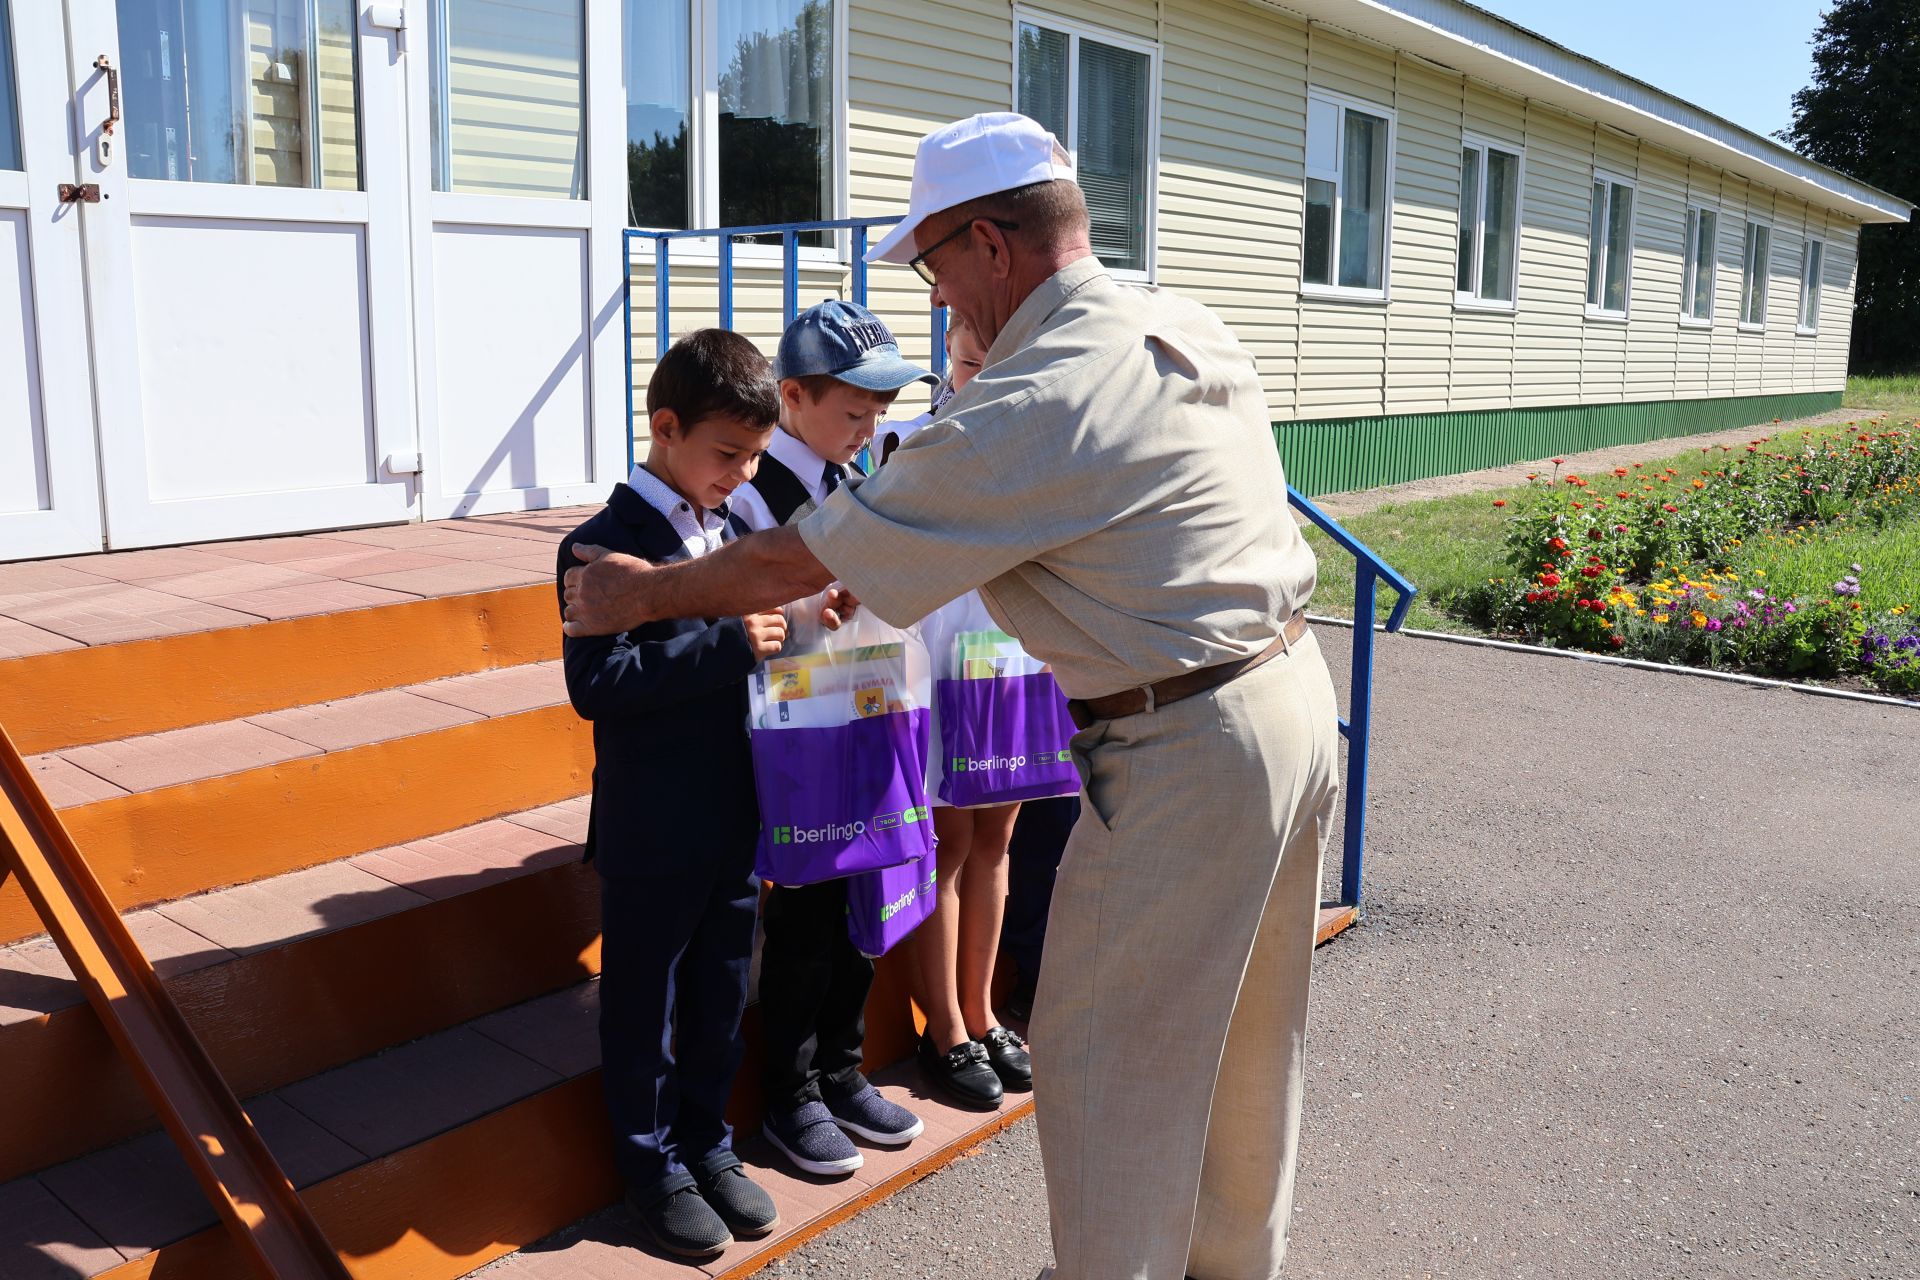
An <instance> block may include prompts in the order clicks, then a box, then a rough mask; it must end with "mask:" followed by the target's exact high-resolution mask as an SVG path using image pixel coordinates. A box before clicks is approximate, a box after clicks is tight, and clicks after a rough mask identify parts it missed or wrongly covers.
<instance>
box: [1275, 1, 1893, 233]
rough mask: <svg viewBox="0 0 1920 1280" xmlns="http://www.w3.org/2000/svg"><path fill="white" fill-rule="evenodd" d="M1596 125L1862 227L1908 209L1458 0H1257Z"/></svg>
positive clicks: (1887, 220)
mask: <svg viewBox="0 0 1920 1280" xmlns="http://www.w3.org/2000/svg"><path fill="white" fill-rule="evenodd" d="M1258 2H1259V3H1263V4H1267V5H1270V6H1272V7H1274V8H1280V9H1286V10H1289V11H1291V12H1293V13H1295V14H1297V15H1299V16H1301V17H1304V18H1307V19H1309V20H1311V21H1314V22H1319V23H1323V24H1325V25H1327V26H1329V27H1336V28H1339V29H1341V30H1344V31H1348V32H1351V33H1352V34H1354V35H1356V36H1359V37H1361V38H1362V39H1365V40H1369V41H1372V42H1374V43H1378V44H1382V45H1386V46H1388V47H1390V48H1395V49H1402V50H1405V51H1406V52H1408V53H1411V54H1414V55H1416V56H1418V57H1420V58H1424V59H1426V60H1427V61H1430V62H1435V63H1439V64H1441V65H1443V66H1448V67H1451V68H1453V69H1454V70H1456V71H1459V72H1461V73H1462V74H1465V75H1468V76H1472V77H1473V78H1475V79H1478V80H1484V81H1486V82H1488V83H1489V84H1493V85H1495V86H1498V87H1500V88H1503V89H1507V90H1509V91H1511V92H1515V93H1519V94H1522V95H1523V96H1525V97H1528V98H1531V99H1534V100H1537V101H1540V102H1543V103H1546V104H1548V105H1549V106H1554V107H1558V108H1560V109H1561V110H1564V111H1568V112H1572V113H1574V114H1576V115H1580V116H1584V117H1586V118H1587V119H1590V120H1597V121H1599V122H1600V123H1602V124H1606V125H1610V126H1612V127H1613V128H1616V129H1620V130H1623V131H1624V132H1627V133H1631V134H1634V135H1635V136H1637V137H1641V138H1644V139H1646V140H1647V141H1649V142H1652V143H1655V144H1657V145H1659V146H1663V147H1666V148H1668V149H1669V150H1672V151H1677V152H1679V153H1681V154H1682V155H1689V156H1697V157H1699V158H1700V159H1702V160H1705V161H1707V162H1709V163H1711V164H1714V165H1716V166H1718V167H1720V168H1722V169H1725V170H1726V171H1728V172H1729V173H1735V174H1739V175H1740V176H1741V177H1744V178H1748V179H1750V180H1752V181H1755V182H1759V183H1763V184H1765V185H1766V186H1769V187H1772V188H1774V189H1775V190H1778V191H1781V192H1784V193H1787V194H1791V195H1794V196H1798V197H1799V198H1801V199H1803V200H1806V201H1807V202H1809V203H1810V204H1814V205H1817V206H1819V207H1821V208H1825V209H1831V210H1834V211H1837V212H1839V213H1842V214H1845V215H1846V216H1848V217H1851V218H1854V219H1856V220H1858V221H1860V222H1863V223H1899V222H1907V221H1909V220H1910V219H1911V218H1912V216H1913V209H1914V206H1913V205H1912V204H1911V203H1909V202H1908V201H1905V200H1902V199H1900V198H1899V197H1898V196H1894V195H1890V194H1888V193H1887V192H1885V191H1881V190H1880V189H1879V188H1877V187H1872V186H1869V185H1868V184H1866V183H1864V182H1858V181H1856V180H1854V179H1852V178H1849V177H1847V176H1846V175H1845V174H1843V173H1840V172H1839V171H1838V170H1835V169H1830V168H1828V167H1827V166H1825V165H1823V164H1818V163H1816V162H1814V161H1812V160H1809V159H1807V158H1806V157H1805V156H1802V155H1800V154H1798V153H1797V152H1795V151H1793V150H1792V149H1791V148H1788V147H1785V146H1782V145H1781V144H1780V143H1778V142H1776V141H1774V140H1773V139H1771V138H1767V137H1763V136H1762V135H1760V134H1757V133H1754V132H1752V131H1751V130H1748V129H1743V128H1741V127H1740V126H1739V125H1737V124H1734V123H1733V122H1732V121H1729V120H1724V119H1722V118H1721V117H1719V116H1716V115H1714V114H1713V113H1712V112H1710V111H1706V110H1704V109H1702V108H1700V107H1696V106H1694V105H1693V104H1692V103H1690V102H1685V101H1683V100H1681V99H1679V98H1676V97H1674V96H1673V95H1672V94H1669V93H1666V92H1664V91H1662V90H1660V89H1656V88H1654V87H1653V86H1652V85H1649V84H1646V83H1644V82H1643V81H1639V80H1636V79H1634V78H1633V77H1631V76H1628V75H1626V74H1624V73H1622V72H1619V71H1616V70H1614V69H1613V68H1612V67H1609V66H1606V65H1605V64H1603V63H1600V62H1596V61H1594V60H1593V59H1592V58H1588V57H1585V56H1583V55H1581V54H1578V53H1575V52H1573V51H1572V50H1571V49H1567V48H1564V47H1563V46H1561V45H1557V44H1555V43H1553V42H1552V41H1550V40H1547V39H1544V38H1542V37H1540V36H1537V35H1535V34H1534V33H1532V32H1531V31H1528V30H1526V29H1525V28H1523V27H1519V26H1516V25H1514V24H1513V23H1511V22H1508V21H1507V20H1506V19H1504V18H1501V17H1499V16H1498V15H1497V14H1493V13H1489V12H1487V11H1486V10H1484V9H1478V8H1475V7H1474V6H1472V5H1469V4H1463V3H1460V2H1459V0H1258Z"/></svg>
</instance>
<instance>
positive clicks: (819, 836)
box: [773, 805, 933, 844]
mask: <svg viewBox="0 0 1920 1280" xmlns="http://www.w3.org/2000/svg"><path fill="white" fill-rule="evenodd" d="M932 816H933V810H932V809H931V808H929V807H927V806H926V805H922V806H920V807H919V808H917V809H903V810H901V811H900V812H898V813H883V814H881V815H880V816H879V817H877V818H874V819H872V820H871V821H870V822H829V823H827V824H826V825H825V826H823V827H775V828H773V842H774V843H775V844H824V843H827V842H829V841H834V840H851V839H853V838H854V837H855V836H863V835H866V834H867V832H869V831H892V830H894V829H895V828H896V827H902V826H911V825H913V824H914V823H916V822H925V821H927V820H928V819H929V818H931V817H932Z"/></svg>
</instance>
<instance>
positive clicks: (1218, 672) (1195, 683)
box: [1067, 609, 1307, 729]
mask: <svg viewBox="0 0 1920 1280" xmlns="http://www.w3.org/2000/svg"><path fill="white" fill-rule="evenodd" d="M1306 634H1307V615H1306V614H1304V613H1302V612H1300V611H1299V610H1297V609H1296V610H1295V611H1294V614H1293V616H1292V617H1291V618H1288V619H1287V625H1286V626H1284V627H1282V628H1280V634H1279V635H1277V636H1275V637H1274V639H1273V643H1272V644H1270V645H1268V646H1267V647H1266V648H1264V649H1262V650H1261V651H1260V652H1259V653H1256V654H1254V655H1253V656H1252V657H1251V658H1236V659H1234V660H1233V661H1232V662H1222V663H1220V664H1219V665H1218V666H1212V667H1200V668H1199V669H1197V670H1194V671H1185V672H1182V673H1181V674H1179V675H1177V676H1168V677H1167V678H1166V679H1165V680H1160V681H1156V682H1155V683H1153V684H1148V685H1140V686H1138V687H1136V688H1132V689H1122V690H1121V691H1120V692H1119V693H1109V694H1107V695H1106V696H1105V697H1102V698H1069V699H1068V700H1067V714H1068V715H1071V716H1072V717H1073V723H1074V724H1075V725H1077V726H1078V727H1080V728H1082V729H1085V728H1088V727H1089V726H1091V725H1093V724H1095V723H1096V722H1098V721H1101V720H1118V719H1119V718H1120V717H1121V716H1131V715H1137V714H1138V713H1140V712H1142V711H1152V710H1155V709H1156V708H1159V707H1164V706H1166V705H1167V704H1169V703H1173V702H1178V701H1180V700H1181V699H1182V698H1191V697H1192V696H1193V695H1194V694H1196V693H1205V692H1206V691H1207V690H1209V689H1217V688H1219V687H1220V686H1221V685H1223V684H1225V683H1227V681H1229V680H1232V679H1234V678H1236V677H1238V676H1243V675H1245V674H1247V672H1249V671H1251V670H1253V669H1254V668H1255V667H1257V666H1259V665H1261V664H1262V663H1264V662H1267V661H1269V660H1270V659H1273V658H1276V657H1278V656H1279V655H1281V654H1283V653H1285V652H1286V651H1287V650H1288V649H1290V648H1292V647H1293V646H1294V645H1296V644H1299V643H1300V640H1301V638H1302V637H1303V636H1305V635H1306Z"/></svg>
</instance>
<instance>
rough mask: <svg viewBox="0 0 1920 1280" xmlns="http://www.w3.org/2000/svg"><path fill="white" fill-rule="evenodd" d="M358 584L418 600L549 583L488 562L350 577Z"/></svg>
mask: <svg viewBox="0 0 1920 1280" xmlns="http://www.w3.org/2000/svg"><path fill="white" fill-rule="evenodd" d="M344 576H346V577H350V578H352V579H353V581H355V582H363V583H365V584H366V585H367V586H370V587H384V588H386V589H387V590H389V591H410V592H412V593H413V594H414V595H417V596H453V595H460V594H463V593H465V592H469V591H493V590H496V589H498V588H500V587H524V586H530V585H532V584H533V583H536V582H545V581H546V580H547V575H544V574H538V573H535V572H534V571H533V570H531V569H512V568H508V567H507V566H505V565H500V564H491V563H487V562H485V561H468V562H464V563H459V564H448V565H444V566H441V567H438V568H432V569H402V570H401V571H400V572H398V573H373V574H366V575H361V574H347V575H344Z"/></svg>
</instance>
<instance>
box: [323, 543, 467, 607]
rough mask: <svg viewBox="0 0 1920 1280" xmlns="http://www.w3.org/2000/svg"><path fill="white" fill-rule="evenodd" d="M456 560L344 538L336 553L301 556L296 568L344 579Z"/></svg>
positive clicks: (439, 565) (440, 566)
mask: <svg viewBox="0 0 1920 1280" xmlns="http://www.w3.org/2000/svg"><path fill="white" fill-rule="evenodd" d="M459 563H460V561H458V560H449V559H447V558H446V557H445V556H436V555H430V554H428V553H427V552H424V551H389V550H388V549H386V548H385V547H365V546H361V547H356V546H353V545H352V544H349V543H344V542H343V543H341V544H340V550H339V551H338V552H337V553H335V552H329V553H328V554H327V555H324V556H320V557H318V558H317V559H313V560H302V561H300V562H299V568H300V570H301V571H302V572H303V573H314V574H321V575H323V576H325V577H329V578H339V579H343V580H346V579H358V578H370V577H374V576H375V575H378V574H386V573H401V572H404V571H406V570H408V569H437V568H438V569H443V568H447V567H449V566H451V565H457V564H459ZM410 594H418V593H417V592H416V593H410Z"/></svg>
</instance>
